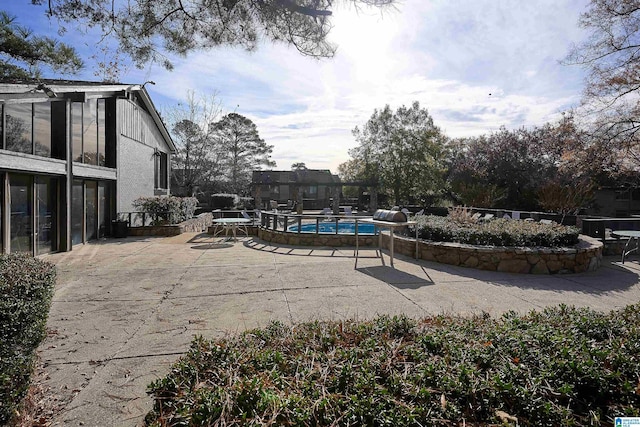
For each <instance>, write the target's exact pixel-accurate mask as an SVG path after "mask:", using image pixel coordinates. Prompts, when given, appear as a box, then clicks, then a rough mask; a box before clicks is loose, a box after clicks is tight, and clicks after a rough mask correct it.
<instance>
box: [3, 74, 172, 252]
mask: <svg viewBox="0 0 640 427" xmlns="http://www.w3.org/2000/svg"><path fill="white" fill-rule="evenodd" d="M0 108H1V111H0V114H1V120H0V144H1V146H0V180H1V182H2V186H1V188H2V190H1V191H0V199H1V200H2V203H0V218H1V220H0V234H1V238H0V246H1V247H0V250H1V251H2V252H4V253H10V252H30V253H32V254H34V255H40V254H44V253H48V252H57V251H70V250H71V249H72V247H73V246H74V245H78V244H82V243H84V242H87V241H90V240H93V239H97V238H100V237H103V236H106V235H109V233H110V228H111V227H110V225H111V221H112V220H114V219H116V214H117V213H119V212H127V211H133V210H134V209H133V206H132V202H133V201H134V200H135V199H137V198H138V197H141V196H153V195H167V194H169V164H170V161H171V154H172V153H174V152H175V146H174V144H173V141H172V140H171V137H170V136H169V133H168V132H167V129H166V128H165V126H164V124H163V123H162V120H161V118H160V116H159V114H158V112H157V111H156V109H155V107H154V105H153V102H152V101H151V98H150V97H149V94H148V93H147V91H146V90H145V88H144V85H139V84H103V83H94V82H80V81H61V80H40V81H37V82H36V81H0Z"/></svg>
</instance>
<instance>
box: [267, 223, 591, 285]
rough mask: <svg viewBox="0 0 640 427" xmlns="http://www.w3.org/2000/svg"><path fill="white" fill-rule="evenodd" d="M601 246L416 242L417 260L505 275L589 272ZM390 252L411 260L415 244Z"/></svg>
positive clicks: (400, 240) (323, 237)
mask: <svg viewBox="0 0 640 427" xmlns="http://www.w3.org/2000/svg"><path fill="white" fill-rule="evenodd" d="M257 235H258V237H259V238H260V239H262V240H266V241H267V242H272V243H276V244H281V245H294V246H355V245H356V242H355V236H353V235H351V236H350V235H335V234H297V233H284V232H281V231H273V230H267V229H264V228H258V230H257ZM358 244H359V245H360V246H376V245H377V244H378V239H377V237H373V236H366V237H365V236H360V238H359V241H358ZM382 245H383V247H384V248H388V247H389V234H388V233H382ZM602 246H603V245H602V242H601V241H599V240H598V239H594V238H592V237H589V236H584V235H580V239H579V242H578V244H577V245H576V246H574V247H571V248H520V247H519V248H514V247H504V246H475V245H464V244H461V243H447V242H427V241H419V242H418V252H419V258H421V259H424V260H427V261H436V262H440V263H443V264H451V265H459V266H462V267H471V268H477V269H480V270H490V271H501V272H508V273H531V274H567V273H581V272H584V271H593V270H596V269H598V267H600V264H601V262H602ZM394 250H395V253H397V254H403V255H407V256H410V257H414V258H415V252H416V241H415V239H413V238H409V237H404V236H399V235H397V234H396V235H395V241H394Z"/></svg>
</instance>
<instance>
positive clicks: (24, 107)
mask: <svg viewBox="0 0 640 427" xmlns="http://www.w3.org/2000/svg"><path fill="white" fill-rule="evenodd" d="M2 113H3V115H4V123H5V126H4V128H2V127H1V126H0V131H1V136H0V138H1V142H2V144H3V145H2V147H3V148H4V149H5V150H9V151H15V152H18V153H26V154H35V155H36V156H42V157H54V158H58V159H64V158H65V150H64V145H65V138H66V137H65V128H66V125H65V123H66V120H65V103H64V102H38V103H33V104H32V103H25V104H5V105H4V107H3V108H2Z"/></svg>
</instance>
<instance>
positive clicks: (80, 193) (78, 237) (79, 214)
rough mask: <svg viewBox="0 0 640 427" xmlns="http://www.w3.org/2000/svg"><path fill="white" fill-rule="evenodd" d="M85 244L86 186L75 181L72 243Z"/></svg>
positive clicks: (77, 180) (72, 202) (72, 191)
mask: <svg viewBox="0 0 640 427" xmlns="http://www.w3.org/2000/svg"><path fill="white" fill-rule="evenodd" d="M83 242H84V185H83V183H82V180H79V179H74V180H73V187H72V190H71V243H72V244H74V245H77V244H80V243H83Z"/></svg>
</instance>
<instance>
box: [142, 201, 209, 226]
mask: <svg viewBox="0 0 640 427" xmlns="http://www.w3.org/2000/svg"><path fill="white" fill-rule="evenodd" d="M133 206H134V207H135V208H136V209H138V210H139V211H141V212H148V213H150V214H151V215H152V217H153V224H154V225H158V224H178V223H181V222H182V221H186V220H188V219H190V218H192V217H193V214H194V212H195V210H196V207H197V206H198V199H196V198H195V197H175V196H155V197H140V198H138V199H136V200H135V201H134V202H133Z"/></svg>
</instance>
